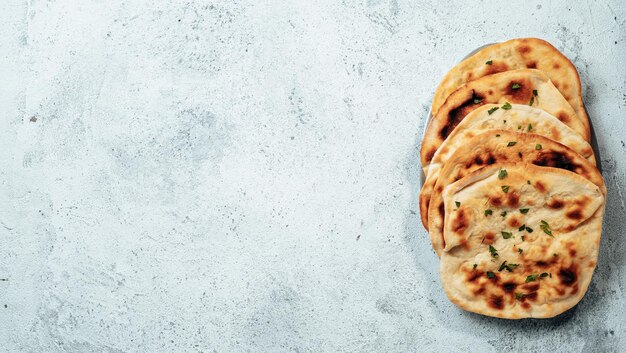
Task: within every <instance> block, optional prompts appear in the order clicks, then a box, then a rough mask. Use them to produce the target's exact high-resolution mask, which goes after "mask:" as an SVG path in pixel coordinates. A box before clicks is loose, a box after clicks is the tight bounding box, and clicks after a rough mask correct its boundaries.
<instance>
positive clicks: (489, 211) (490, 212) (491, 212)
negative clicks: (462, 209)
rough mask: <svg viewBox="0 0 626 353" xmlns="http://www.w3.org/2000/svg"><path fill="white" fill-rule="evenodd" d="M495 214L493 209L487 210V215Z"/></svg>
mask: <svg viewBox="0 0 626 353" xmlns="http://www.w3.org/2000/svg"><path fill="white" fill-rule="evenodd" d="M492 214H493V211H492V210H485V217H486V216H491V215H492Z"/></svg>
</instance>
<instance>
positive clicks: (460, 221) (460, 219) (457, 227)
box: [452, 209, 469, 234]
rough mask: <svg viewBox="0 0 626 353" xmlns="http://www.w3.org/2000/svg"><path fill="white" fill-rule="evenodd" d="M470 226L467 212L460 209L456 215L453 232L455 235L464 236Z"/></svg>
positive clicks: (453, 221)
mask: <svg viewBox="0 0 626 353" xmlns="http://www.w3.org/2000/svg"><path fill="white" fill-rule="evenodd" d="M468 226H469V223H468V219H467V216H466V215H465V210H463V209H460V210H458V211H457V212H456V213H455V217H454V219H453V220H452V231H453V232H455V233H459V234H462V233H463V232H465V230H466V229H467V227H468Z"/></svg>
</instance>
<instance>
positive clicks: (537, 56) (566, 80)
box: [432, 38, 589, 130]
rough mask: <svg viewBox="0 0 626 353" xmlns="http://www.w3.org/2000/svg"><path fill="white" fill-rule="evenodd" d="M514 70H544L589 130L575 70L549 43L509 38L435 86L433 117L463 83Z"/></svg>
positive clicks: (476, 55)
mask: <svg viewBox="0 0 626 353" xmlns="http://www.w3.org/2000/svg"><path fill="white" fill-rule="evenodd" d="M517 69H538V70H541V71H543V72H544V73H545V74H546V75H547V76H548V77H549V78H550V80H551V81H552V83H553V84H554V86H556V88H557V89H558V90H559V91H560V92H561V94H562V95H563V97H565V99H566V100H567V101H568V102H569V104H570V105H571V106H572V108H574V111H575V112H576V115H578V116H579V117H580V118H581V121H582V122H583V124H584V125H585V127H586V129H587V130H589V122H588V118H587V114H586V113H585V108H584V106H583V100H582V89H581V84H580V77H579V76H578V72H577V71H576V67H574V64H572V62H571V61H569V59H568V58H567V57H565V55H563V54H562V53H561V52H560V51H559V50H558V49H556V48H555V47H553V46H552V45H551V44H550V43H548V42H546V41H545V40H541V39H537V38H519V39H512V40H509V41H506V42H503V43H498V44H494V45H490V46H488V47H486V48H483V49H481V50H480V51H478V52H477V53H475V54H474V55H472V56H470V57H468V58H466V59H465V60H463V61H462V62H460V63H459V64H458V65H456V66H455V67H453V68H452V70H450V71H449V72H448V74H447V75H446V76H445V77H444V78H443V80H442V81H441V83H440V84H439V86H438V87H437V91H436V92H435V96H434V98H433V103H432V112H433V114H435V113H436V112H437V111H438V110H439V108H440V107H441V106H442V105H443V103H444V102H445V100H446V98H448V96H449V95H450V94H451V93H452V92H454V91H455V90H456V89H457V88H459V87H461V86H462V85H464V84H465V83H467V82H469V81H472V80H476V79H478V78H481V77H483V76H487V75H491V74H494V73H498V72H503V71H510V70H517Z"/></svg>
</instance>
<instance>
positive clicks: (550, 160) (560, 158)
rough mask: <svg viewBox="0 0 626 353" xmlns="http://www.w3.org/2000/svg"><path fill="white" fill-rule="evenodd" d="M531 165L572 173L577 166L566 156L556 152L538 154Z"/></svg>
mask: <svg viewBox="0 0 626 353" xmlns="http://www.w3.org/2000/svg"><path fill="white" fill-rule="evenodd" d="M533 164H534V165H538V166H541V167H553V168H559V169H565V170H569V171H573V170H574V169H576V167H578V164H575V163H574V162H573V161H572V160H571V159H570V158H569V156H568V155H566V154H564V153H560V152H557V151H545V152H541V153H539V155H538V156H537V158H536V159H535V160H534V161H533Z"/></svg>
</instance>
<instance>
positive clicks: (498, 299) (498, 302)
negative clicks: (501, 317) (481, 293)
mask: <svg viewBox="0 0 626 353" xmlns="http://www.w3.org/2000/svg"><path fill="white" fill-rule="evenodd" d="M487 305H489V306H490V307H492V308H494V309H498V310H502V309H504V298H503V297H502V296H501V295H494V294H492V295H490V296H489V299H487Z"/></svg>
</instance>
